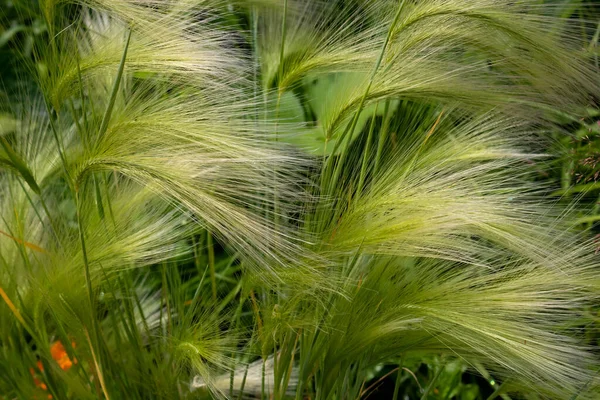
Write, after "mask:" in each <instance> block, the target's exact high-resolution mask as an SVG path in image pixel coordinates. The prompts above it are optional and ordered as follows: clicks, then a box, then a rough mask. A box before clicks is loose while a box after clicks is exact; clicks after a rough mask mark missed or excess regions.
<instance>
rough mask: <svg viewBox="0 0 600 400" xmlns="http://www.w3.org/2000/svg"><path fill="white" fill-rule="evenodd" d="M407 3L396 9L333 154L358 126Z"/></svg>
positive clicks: (404, 1)
mask: <svg viewBox="0 0 600 400" xmlns="http://www.w3.org/2000/svg"><path fill="white" fill-rule="evenodd" d="M405 3H406V0H402V2H401V3H400V5H399V6H398V10H397V11H396V15H395V16H394V20H393V21H392V23H391V25H390V28H389V29H388V33H387V35H386V37H385V41H384V42H383V46H382V47H381V51H380V52H379V57H378V58H377V61H376V63H375V66H374V67H373V71H372V72H371V76H370V78H369V82H368V83H367V87H366V88H365V92H364V93H363V95H362V97H361V99H360V102H359V104H358V108H357V109H356V112H355V113H354V118H353V119H352V122H351V124H350V125H349V128H347V129H345V130H344V133H343V134H342V136H341V137H340V140H339V141H338V142H337V143H336V144H335V146H334V149H333V154H335V152H336V151H337V149H338V148H339V146H340V144H341V142H343V141H344V139H345V135H347V134H348V132H353V131H354V128H356V124H357V123H358V117H359V116H360V113H361V111H362V108H363V106H364V104H365V101H366V100H367V97H368V96H369V92H370V90H371V86H372V85H373V82H374V81H375V76H376V75H377V71H378V70H379V67H380V66H381V62H382V61H383V56H384V55H385V51H386V50H387V47H388V44H389V42H390V39H391V38H392V34H393V33H394V28H395V27H396V24H397V23H398V19H399V18H400V14H401V13H402V9H403V8H404V4H405Z"/></svg>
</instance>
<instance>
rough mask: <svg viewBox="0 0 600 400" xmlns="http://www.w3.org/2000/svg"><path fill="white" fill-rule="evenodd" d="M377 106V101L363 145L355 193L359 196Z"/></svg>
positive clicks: (365, 171)
mask: <svg viewBox="0 0 600 400" xmlns="http://www.w3.org/2000/svg"><path fill="white" fill-rule="evenodd" d="M377 108H379V103H377V104H376V105H375V110H374V111H373V117H372V118H371V126H370V127H369V135H368V136H367V144H366V145H365V149H364V151H363V159H362V165H361V167H360V177H359V179H358V186H357V187H356V195H357V196H360V194H361V192H362V187H363V184H364V182H365V175H366V173H367V164H368V161H367V159H368V157H369V151H370V149H371V138H372V137H373V131H374V129H375V117H376V116H377Z"/></svg>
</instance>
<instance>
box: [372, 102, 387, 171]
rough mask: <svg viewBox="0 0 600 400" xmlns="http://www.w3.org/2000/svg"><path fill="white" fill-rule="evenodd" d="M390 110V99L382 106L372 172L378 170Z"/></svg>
mask: <svg viewBox="0 0 600 400" xmlns="http://www.w3.org/2000/svg"><path fill="white" fill-rule="evenodd" d="M389 110H390V99H387V100H386V101H385V106H384V108H383V125H382V126H381V129H380V130H379V137H378V138H377V154H376V155H375V166H373V173H374V174H375V173H377V171H378V170H379V164H380V163H381V155H382V153H383V145H384V143H385V141H386V139H387V131H388V129H389V126H390V117H389V116H388V113H389Z"/></svg>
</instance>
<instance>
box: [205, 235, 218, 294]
mask: <svg viewBox="0 0 600 400" xmlns="http://www.w3.org/2000/svg"><path fill="white" fill-rule="evenodd" d="M206 246H207V247H208V267H209V269H210V286H211V288H212V299H213V301H215V302H216V301H217V278H216V273H215V249H214V246H213V239H212V234H211V233H210V232H209V231H206Z"/></svg>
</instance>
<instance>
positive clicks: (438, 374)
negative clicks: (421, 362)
mask: <svg viewBox="0 0 600 400" xmlns="http://www.w3.org/2000/svg"><path fill="white" fill-rule="evenodd" d="M444 366H445V364H442V365H440V368H439V369H438V370H437V372H436V373H435V375H434V376H433V379H432V380H431V382H429V385H427V388H426V389H425V391H424V392H423V395H422V396H421V400H427V396H429V392H430V391H431V389H433V386H434V385H435V383H436V381H437V380H438V378H439V377H440V375H441V373H442V371H443V370H444Z"/></svg>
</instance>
